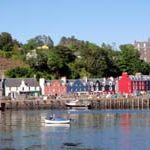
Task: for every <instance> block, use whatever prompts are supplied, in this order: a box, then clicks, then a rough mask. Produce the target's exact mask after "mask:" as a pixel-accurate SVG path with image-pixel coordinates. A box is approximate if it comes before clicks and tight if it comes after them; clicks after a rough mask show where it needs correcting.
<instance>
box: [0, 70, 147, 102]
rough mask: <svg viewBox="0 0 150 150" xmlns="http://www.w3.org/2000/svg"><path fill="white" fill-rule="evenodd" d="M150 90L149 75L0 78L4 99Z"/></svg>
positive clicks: (1, 93) (136, 92)
mask: <svg viewBox="0 0 150 150" xmlns="http://www.w3.org/2000/svg"><path fill="white" fill-rule="evenodd" d="M149 91H150V76H149V75H141V74H136V75H128V74H127V73H126V72H124V73H122V76H120V77H118V78H112V77H110V78H94V79H88V78H83V79H76V80H72V79H66V78H65V77H63V78H61V79H60V80H45V79H44V78H41V79H39V81H37V80H36V79H35V78H5V79H2V78H1V79H0V97H1V98H2V97H11V99H16V98H17V97H19V96H33V97H38V96H46V97H49V96H63V95H67V94H92V95H93V94H108V93H109V94H115V93H119V94H127V95H137V94H138V93H142V92H146V93H148V92H149Z"/></svg>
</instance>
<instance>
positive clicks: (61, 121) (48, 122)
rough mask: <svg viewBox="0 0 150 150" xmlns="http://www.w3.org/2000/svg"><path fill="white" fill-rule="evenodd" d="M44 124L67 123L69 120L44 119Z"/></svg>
mask: <svg viewBox="0 0 150 150" xmlns="http://www.w3.org/2000/svg"><path fill="white" fill-rule="evenodd" d="M45 123H46V124H69V123H70V120H53V119H52V120H49V119H45Z"/></svg>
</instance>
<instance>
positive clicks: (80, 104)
mask: <svg viewBox="0 0 150 150" xmlns="http://www.w3.org/2000/svg"><path fill="white" fill-rule="evenodd" d="M65 105H66V106H67V107H71V108H72V107H87V108H90V103H89V102H87V101H79V100H71V101H68V102H66V103H65Z"/></svg>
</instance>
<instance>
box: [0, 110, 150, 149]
mask: <svg viewBox="0 0 150 150" xmlns="http://www.w3.org/2000/svg"><path fill="white" fill-rule="evenodd" d="M68 112H69V115H70V118H72V122H71V125H63V126H54V125H53V126H52V125H49V126H47V125H45V124H44V123H43V118H44V117H46V116H47V115H49V114H50V113H51V111H50V110H34V111H5V112H0V150H61V149H62V150H149V149H150V110H71V111H68V110H53V113H55V114H56V115H57V116H63V117H67V115H68Z"/></svg>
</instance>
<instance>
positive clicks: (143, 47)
mask: <svg viewBox="0 0 150 150" xmlns="http://www.w3.org/2000/svg"><path fill="white" fill-rule="evenodd" d="M134 47H135V48H137V49H138V50H139V52H140V58H141V59H142V60H144V61H146V62H150V38H149V39H148V41H143V42H140V41H135V42H134Z"/></svg>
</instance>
